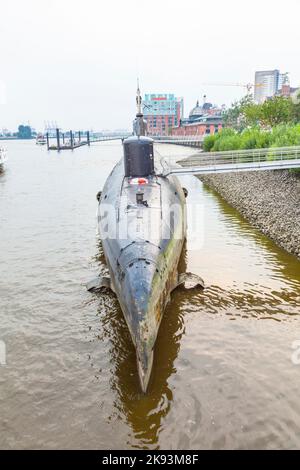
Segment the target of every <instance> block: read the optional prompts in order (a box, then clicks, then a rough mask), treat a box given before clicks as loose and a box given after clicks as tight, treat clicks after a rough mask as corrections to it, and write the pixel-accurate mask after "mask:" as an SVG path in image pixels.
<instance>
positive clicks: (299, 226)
mask: <svg viewBox="0 0 300 470" xmlns="http://www.w3.org/2000/svg"><path fill="white" fill-rule="evenodd" d="M199 178H200V179H201V181H202V182H203V183H205V184H207V185H208V186H209V187H210V188H212V189H214V190H216V191H217V192H218V193H219V194H220V195H221V196H222V197H223V198H224V199H225V200H226V201H227V202H228V203H229V204H230V205H232V206H233V207H234V208H235V209H237V210H238V211H239V212H240V213H241V214H242V215H243V216H244V217H245V218H246V219H247V220H248V221H249V222H250V223H251V224H252V225H253V226H255V227H257V228H258V229H259V230H260V231H261V232H262V233H264V234H265V235H267V236H268V237H270V238H271V239H272V240H274V241H275V242H276V243H277V244H278V245H280V246H281V247H283V248H284V249H286V250H287V251H288V252H290V253H292V254H294V255H296V256H297V257H298V258H300V174H299V173H292V172H289V171H287V170H278V171H261V172H247V173H231V174H226V175H225V174H224V175H220V174H217V175H205V176H200V177H199Z"/></svg>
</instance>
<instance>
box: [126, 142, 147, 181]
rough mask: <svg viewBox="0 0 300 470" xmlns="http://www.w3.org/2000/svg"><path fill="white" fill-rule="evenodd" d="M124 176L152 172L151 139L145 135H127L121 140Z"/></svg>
mask: <svg viewBox="0 0 300 470" xmlns="http://www.w3.org/2000/svg"><path fill="white" fill-rule="evenodd" d="M123 149H124V168H125V176H127V177H133V178H135V177H139V176H141V177H142V176H150V175H153V174H154V153H153V140H152V139H150V138H149V137H145V136H132V137H128V138H127V139H126V140H124V142H123Z"/></svg>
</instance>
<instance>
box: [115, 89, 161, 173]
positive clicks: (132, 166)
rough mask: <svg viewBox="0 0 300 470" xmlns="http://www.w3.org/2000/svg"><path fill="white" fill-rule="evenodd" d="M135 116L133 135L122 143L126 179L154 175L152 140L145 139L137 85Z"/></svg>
mask: <svg viewBox="0 0 300 470" xmlns="http://www.w3.org/2000/svg"><path fill="white" fill-rule="evenodd" d="M136 105H137V114H136V118H135V120H134V123H133V132H134V134H135V135H133V136H132V137H128V138H127V139H125V140H124V141H123V149H124V168H125V176H126V177H129V178H130V177H133V178H136V177H144V176H150V175H153V174H154V151H153V144H154V141H153V139H150V138H149V137H146V136H145V134H146V122H145V121H144V118H143V113H142V97H141V92H140V87H139V83H138V86H137V94H136Z"/></svg>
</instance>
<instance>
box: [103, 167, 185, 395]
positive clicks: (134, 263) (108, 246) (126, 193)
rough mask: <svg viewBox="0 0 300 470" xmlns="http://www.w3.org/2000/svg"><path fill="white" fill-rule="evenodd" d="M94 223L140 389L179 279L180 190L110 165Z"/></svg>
mask: <svg viewBox="0 0 300 470" xmlns="http://www.w3.org/2000/svg"><path fill="white" fill-rule="evenodd" d="M98 228H99V233H100V237H101V240H102V246H103V251H104V255H105V259H106V262H107V266H108V268H109V271H110V277H111V287H112V289H113V290H114V292H115V293H116V295H117V298H118V301H119V303H120V306H121V309H122V312H123V315H124V317H125V320H126V323H127V325H128V328H129V331H130V334H131V338H132V341H133V343H134V345H135V348H136V354H137V368H138V373H139V378H140V383H141V388H142V390H143V391H144V392H146V390H147V386H148V383H149V379H150V376H151V370H152V363H153V353H154V346H155V341H156V338H157V334H158V330H159V326H160V323H161V320H162V316H163V312H164V309H165V307H166V304H167V303H168V301H169V300H170V294H171V292H172V290H173V289H174V288H175V287H176V286H177V283H178V263H179V259H180V256H181V252H182V248H183V244H184V240H185V237H186V204H185V195H184V192H183V190H182V188H181V185H180V183H179V180H178V179H177V178H176V177H175V176H169V177H162V176H159V175H155V174H153V175H150V176H147V177H146V178H132V177H126V176H125V171H124V164H123V159H122V160H121V161H120V162H119V163H118V164H117V165H116V166H115V167H114V169H113V170H112V172H111V174H110V175H109V177H108V179H107V181H106V183H105V186H104V188H103V191H102V194H101V197H100V200H99V206H98Z"/></svg>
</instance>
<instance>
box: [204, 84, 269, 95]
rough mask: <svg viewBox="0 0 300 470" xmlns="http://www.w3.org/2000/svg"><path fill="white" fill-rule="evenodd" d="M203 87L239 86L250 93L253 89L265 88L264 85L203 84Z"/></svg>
mask: <svg viewBox="0 0 300 470" xmlns="http://www.w3.org/2000/svg"><path fill="white" fill-rule="evenodd" d="M202 85H203V86H238V87H243V88H246V90H247V92H248V93H250V92H251V90H252V88H260V87H263V86H264V84H263V83H256V84H254V83H246V84H245V83H202Z"/></svg>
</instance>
